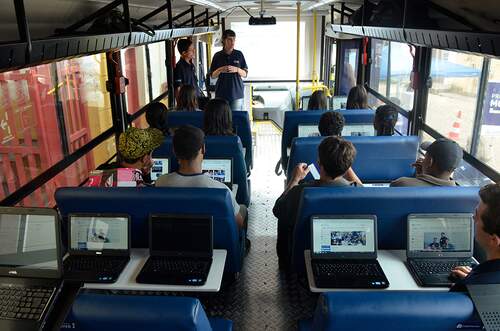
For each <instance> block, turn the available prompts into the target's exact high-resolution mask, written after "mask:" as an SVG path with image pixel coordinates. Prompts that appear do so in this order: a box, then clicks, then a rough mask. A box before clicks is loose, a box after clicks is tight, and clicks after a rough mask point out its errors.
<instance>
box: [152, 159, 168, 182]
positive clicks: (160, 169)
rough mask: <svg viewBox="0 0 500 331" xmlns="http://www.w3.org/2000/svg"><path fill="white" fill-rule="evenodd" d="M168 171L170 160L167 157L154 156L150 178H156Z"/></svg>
mask: <svg viewBox="0 0 500 331" xmlns="http://www.w3.org/2000/svg"><path fill="white" fill-rule="evenodd" d="M169 171H170V160H169V159H168V158H154V159H153V167H152V168H151V180H157V179H158V177H160V176H161V175H166V174H168V173H169Z"/></svg>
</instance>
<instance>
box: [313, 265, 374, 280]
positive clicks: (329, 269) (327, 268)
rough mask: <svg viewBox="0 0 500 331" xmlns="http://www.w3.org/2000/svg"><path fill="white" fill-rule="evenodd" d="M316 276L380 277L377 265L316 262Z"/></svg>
mask: <svg viewBox="0 0 500 331" xmlns="http://www.w3.org/2000/svg"><path fill="white" fill-rule="evenodd" d="M314 266H315V269H316V274H317V275H318V276H320V277H321V276H325V277H328V276H333V275H337V276H341V275H342V274H345V275H351V276H353V277H355V276H370V277H371V276H373V277H376V276H380V271H379V268H378V265H377V264H376V263H369V264H365V263H331V262H328V263H322V262H315V264H314Z"/></svg>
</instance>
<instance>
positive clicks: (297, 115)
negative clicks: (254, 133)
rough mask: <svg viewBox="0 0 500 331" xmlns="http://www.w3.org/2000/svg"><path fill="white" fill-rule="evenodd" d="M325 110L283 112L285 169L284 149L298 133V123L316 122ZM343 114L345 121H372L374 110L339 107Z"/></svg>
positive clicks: (284, 166)
mask: <svg viewBox="0 0 500 331" xmlns="http://www.w3.org/2000/svg"><path fill="white" fill-rule="evenodd" d="M326 111H327V110H308V111H287V112H285V121H284V123H283V135H282V137H281V166H282V167H283V169H284V170H286V169H287V164H288V156H287V155H286V150H287V148H289V147H290V146H291V145H292V140H293V138H295V137H297V135H298V134H299V129H298V128H299V124H316V125H317V124H318V123H319V119H320V117H321V115H323V113H324V112H326ZM337 111H338V112H340V113H341V114H342V115H344V118H345V122H346V123H349V124H353V123H367V124H368V123H369V124H371V123H373V118H374V117H375V111H374V110H371V109H350V110H346V109H339V110H337Z"/></svg>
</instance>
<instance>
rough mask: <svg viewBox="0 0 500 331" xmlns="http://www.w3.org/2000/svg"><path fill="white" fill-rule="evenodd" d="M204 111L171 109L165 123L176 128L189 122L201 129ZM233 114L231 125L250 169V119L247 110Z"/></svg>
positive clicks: (251, 152) (251, 161)
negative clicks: (244, 152)
mask: <svg viewBox="0 0 500 331" xmlns="http://www.w3.org/2000/svg"><path fill="white" fill-rule="evenodd" d="M203 114H204V112H201V111H196V112H187V111H171V112H169V113H168V117H167V125H168V127H169V128H176V127H179V126H181V125H185V124H190V125H192V126H196V127H197V128H200V129H203V116H204V115H203ZM232 115H233V127H234V130H235V132H236V134H237V135H238V136H239V137H240V139H241V143H242V145H243V147H244V148H245V150H246V154H245V163H246V166H247V169H251V168H252V165H253V151H252V131H251V128H250V119H249V117H248V112H246V111H235V112H233V113H232Z"/></svg>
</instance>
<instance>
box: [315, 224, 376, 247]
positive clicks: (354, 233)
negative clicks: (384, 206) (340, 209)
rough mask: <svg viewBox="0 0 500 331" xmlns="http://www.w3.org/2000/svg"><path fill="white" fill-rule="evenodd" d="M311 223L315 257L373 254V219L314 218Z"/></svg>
mask: <svg viewBox="0 0 500 331" xmlns="http://www.w3.org/2000/svg"><path fill="white" fill-rule="evenodd" d="M312 222H313V225H312V238H313V241H312V242H313V254H315V255H321V254H328V253H374V252H375V219H371V218H361V217H359V218H335V217H331V218H321V217H315V218H313V219H312Z"/></svg>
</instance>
